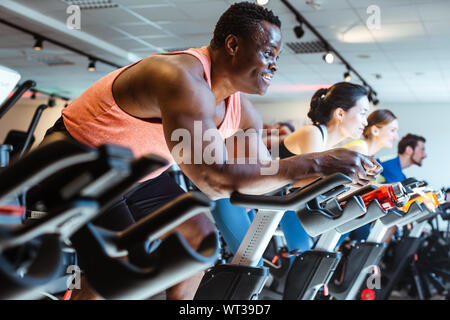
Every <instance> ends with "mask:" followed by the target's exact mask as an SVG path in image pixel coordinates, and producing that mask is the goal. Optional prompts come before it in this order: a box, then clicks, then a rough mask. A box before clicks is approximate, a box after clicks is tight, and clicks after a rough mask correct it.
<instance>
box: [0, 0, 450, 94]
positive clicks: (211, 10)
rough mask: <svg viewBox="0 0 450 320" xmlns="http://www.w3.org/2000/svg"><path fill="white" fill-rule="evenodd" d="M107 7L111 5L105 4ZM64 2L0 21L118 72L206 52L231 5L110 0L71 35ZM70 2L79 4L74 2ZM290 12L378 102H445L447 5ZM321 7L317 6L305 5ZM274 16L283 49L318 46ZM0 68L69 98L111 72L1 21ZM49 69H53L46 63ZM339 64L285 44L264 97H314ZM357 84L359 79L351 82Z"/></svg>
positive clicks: (13, 10)
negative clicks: (376, 21)
mask: <svg viewBox="0 0 450 320" xmlns="http://www.w3.org/2000/svg"><path fill="white" fill-rule="evenodd" d="M102 1H104V2H108V0H102ZM67 2H70V1H63V0H39V1H35V0H2V1H0V18H1V19H4V20H7V21H9V22H12V23H14V24H18V25H20V26H22V27H24V28H27V29H30V30H32V31H34V32H36V33H39V34H43V35H45V36H47V37H49V38H52V39H54V40H57V41H60V42H63V43H65V44H67V45H70V46H72V47H75V48H77V49H79V50H82V51H83V52H86V53H88V54H91V55H95V56H98V57H101V58H103V59H105V60H108V61H111V62H114V63H116V64H118V65H127V64H129V63H131V62H133V61H136V59H139V58H142V57H145V56H147V55H149V54H152V53H155V52H161V51H170V50H175V49H179V48H181V49H183V48H188V47H199V46H203V45H207V44H208V43H209V41H210V39H211V36H212V32H213V29H214V26H215V23H216V21H217V19H218V18H219V16H220V15H221V13H222V12H224V11H225V10H226V9H227V8H228V7H229V5H230V4H231V3H234V2H237V1H227V0H110V2H112V3H113V4H116V5H117V6H116V7H114V8H107V9H89V10H81V29H80V30H72V29H69V28H67V26H66V21H67V19H68V17H69V16H70V14H68V13H66V10H67V7H68V4H67ZM72 2H76V1H72ZM290 2H291V3H292V4H293V5H294V7H295V8H296V9H297V10H299V11H300V12H301V14H302V15H303V16H304V17H305V18H306V19H307V20H308V21H309V22H310V23H311V24H312V25H313V26H314V27H315V28H316V29H317V31H319V33H321V34H322V36H323V37H324V38H325V39H326V40H327V41H329V42H330V44H331V45H332V46H333V47H334V48H335V49H336V50H337V51H338V52H339V53H340V54H341V55H342V56H343V57H344V58H345V59H346V60H347V61H348V62H349V63H350V64H351V66H352V67H353V68H354V69H355V70H356V71H357V72H358V73H359V74H360V75H361V76H362V77H364V78H365V80H366V81H367V82H368V84H370V85H371V86H372V87H373V88H374V89H375V90H376V92H377V93H378V98H379V99H380V100H381V101H383V102H402V103H405V102H411V103H446V102H450V90H449V89H450V56H449V54H448V52H450V20H449V19H448V13H449V12H450V1H448V0H315V1H312V0H310V1H305V0H291V1H290ZM311 2H315V3H319V4H320V8H314V7H313V6H312V5H310V4H308V3H311ZM371 5H376V6H378V8H379V9H380V14H381V15H380V18H381V20H380V21H381V25H380V29H379V30H374V29H369V28H368V27H367V25H366V22H367V21H368V20H370V19H371V12H369V13H368V12H367V10H368V7H369V6H371ZM266 7H268V8H270V9H272V10H273V11H274V12H275V14H277V15H278V16H279V17H280V19H281V21H282V33H283V39H284V42H285V43H287V42H294V41H314V40H317V38H316V37H315V36H314V35H313V34H312V33H311V32H310V31H309V30H306V32H305V35H304V36H303V37H302V38H301V39H297V38H296V36H295V34H294V32H293V27H294V26H296V25H297V22H296V20H295V17H294V15H293V14H292V13H291V12H290V11H289V10H288V9H287V8H286V7H285V5H284V4H282V3H281V2H280V1H279V0H271V1H270V2H269V4H268V5H266ZM0 37H1V39H2V41H1V42H0V65H5V66H7V67H9V68H12V69H15V70H17V71H18V72H20V73H21V75H22V79H23V80H25V79H33V80H35V81H36V82H37V88H39V89H42V90H46V91H50V92H54V93H57V94H60V95H63V96H68V97H70V98H75V97H76V96H78V95H79V94H80V93H81V92H83V90H84V89H86V88H87V87H88V86H89V85H91V84H92V83H93V82H95V81H96V80H97V79H99V78H100V77H102V76H103V75H105V74H107V73H108V72H111V71H113V70H114V67H111V66H108V65H105V64H102V63H97V69H96V71H94V72H89V71H87V65H88V60H87V58H86V57H83V56H80V55H78V54H76V53H73V52H70V51H68V50H65V49H62V48H60V47H57V46H54V45H52V44H50V43H46V42H44V49H43V50H42V51H34V50H33V49H32V48H31V47H32V45H33V44H34V39H33V37H32V36H31V35H28V34H25V33H23V32H21V31H17V30H15V29H12V28H11V27H8V26H5V25H3V24H0ZM49 64H52V65H51V66H49ZM345 71H346V69H345V67H344V65H342V64H340V63H339V62H337V61H336V60H335V62H334V63H333V64H326V63H325V62H324V61H323V60H322V53H316V54H295V53H294V52H293V51H292V50H291V49H290V48H289V47H288V46H286V45H284V48H283V51H282V54H281V57H280V69H279V72H278V73H277V75H276V76H275V78H274V81H273V82H272V86H271V88H270V89H269V91H268V93H267V94H266V95H264V96H253V97H251V98H252V99H253V100H254V101H261V102H276V101H287V100H293V99H306V98H309V97H311V95H312V92H313V90H315V89H316V88H317V87H318V86H321V85H329V84H333V83H335V82H339V81H342V80H343V73H344V72H345ZM353 79H354V82H358V81H357V80H356V78H355V77H354V78H353Z"/></svg>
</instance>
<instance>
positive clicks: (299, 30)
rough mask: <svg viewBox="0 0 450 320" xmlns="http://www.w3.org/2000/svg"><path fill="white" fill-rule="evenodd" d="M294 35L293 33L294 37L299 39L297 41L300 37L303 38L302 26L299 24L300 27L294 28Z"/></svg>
mask: <svg viewBox="0 0 450 320" xmlns="http://www.w3.org/2000/svg"><path fill="white" fill-rule="evenodd" d="M294 33H295V36H296V37H297V38H299V39H300V38H301V37H303V35H304V34H305V30H303V26H302V24H300V25H298V26H296V27H294Z"/></svg>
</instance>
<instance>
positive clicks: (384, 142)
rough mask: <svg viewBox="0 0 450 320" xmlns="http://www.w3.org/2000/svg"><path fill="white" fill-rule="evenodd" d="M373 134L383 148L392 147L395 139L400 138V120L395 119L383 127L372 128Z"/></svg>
mask: <svg viewBox="0 0 450 320" xmlns="http://www.w3.org/2000/svg"><path fill="white" fill-rule="evenodd" d="M372 135H373V136H374V138H375V140H376V142H377V143H378V144H379V145H380V146H381V147H383V148H392V147H393V145H394V141H396V140H398V121H397V119H394V120H393V121H391V122H389V123H388V124H386V125H384V126H382V127H376V126H374V128H372Z"/></svg>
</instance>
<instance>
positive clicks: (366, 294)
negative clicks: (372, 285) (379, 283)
mask: <svg viewBox="0 0 450 320" xmlns="http://www.w3.org/2000/svg"><path fill="white" fill-rule="evenodd" d="M376 296H377V295H376V293H375V291H373V290H372V289H369V288H365V289H364V290H363V291H361V300H375V298H376Z"/></svg>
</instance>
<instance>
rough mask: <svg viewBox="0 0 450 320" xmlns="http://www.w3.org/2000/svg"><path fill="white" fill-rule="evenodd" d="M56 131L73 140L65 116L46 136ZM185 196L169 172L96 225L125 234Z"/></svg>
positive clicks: (140, 188) (123, 201)
mask: <svg viewBox="0 0 450 320" xmlns="http://www.w3.org/2000/svg"><path fill="white" fill-rule="evenodd" d="M56 131H60V132H64V133H66V134H67V135H68V136H69V137H70V134H69V133H68V131H67V129H66V128H65V126H64V122H63V121H62V117H61V118H59V119H58V120H57V121H56V123H55V124H54V125H53V127H51V128H50V129H49V130H47V132H46V135H48V134H51V133H53V132H56ZM184 193H185V191H184V190H183V189H182V188H181V187H180V186H179V185H178V184H177V183H176V182H175V180H174V179H173V178H172V177H171V176H170V175H169V174H168V173H167V172H163V173H162V174H161V175H159V176H158V177H156V178H154V179H150V180H147V181H144V182H142V183H140V184H139V186H138V187H137V188H136V189H134V190H133V191H132V192H130V193H127V194H125V195H123V196H122V198H121V199H119V200H118V201H116V202H115V203H114V204H113V205H112V206H111V207H109V209H107V210H106V211H104V212H103V213H102V214H101V216H99V217H98V218H96V219H95V220H94V221H93V223H94V224H95V225H98V226H100V227H103V228H106V229H110V230H113V231H121V230H123V229H125V228H127V227H128V226H130V225H132V224H134V223H135V222H136V221H138V220H139V219H141V218H143V217H145V216H146V215H147V214H149V213H151V212H153V211H155V210H156V209H158V208H160V207H162V206H163V205H165V204H166V203H168V202H170V201H172V200H173V199H175V198H177V197H178V196H180V195H182V194H184Z"/></svg>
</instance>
